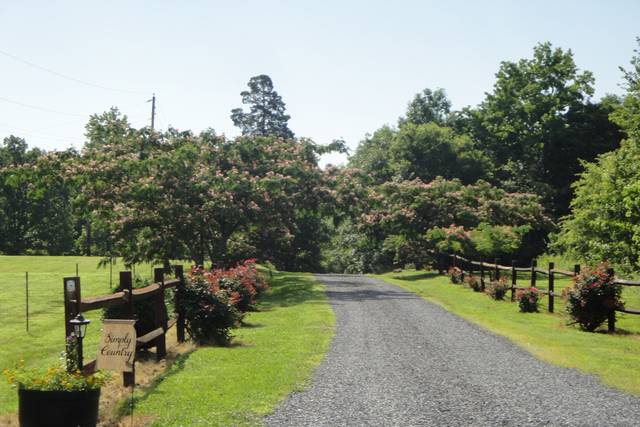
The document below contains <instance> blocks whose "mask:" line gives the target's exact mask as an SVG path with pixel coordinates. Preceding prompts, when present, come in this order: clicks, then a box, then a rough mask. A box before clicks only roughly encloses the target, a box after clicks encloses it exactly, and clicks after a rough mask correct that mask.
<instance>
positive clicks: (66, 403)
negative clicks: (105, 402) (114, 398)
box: [18, 389, 100, 427]
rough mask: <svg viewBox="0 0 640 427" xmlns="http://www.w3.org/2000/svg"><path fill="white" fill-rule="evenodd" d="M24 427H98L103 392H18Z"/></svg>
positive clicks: (22, 426)
mask: <svg viewBox="0 0 640 427" xmlns="http://www.w3.org/2000/svg"><path fill="white" fill-rule="evenodd" d="M18 400H19V413H20V426H21V427H95V425H96V424H97V423H98V407H99V401H100V389H95V390H86V391H40V390H24V389H19V390H18Z"/></svg>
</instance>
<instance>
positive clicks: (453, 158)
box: [350, 121, 492, 183]
mask: <svg viewBox="0 0 640 427" xmlns="http://www.w3.org/2000/svg"><path fill="white" fill-rule="evenodd" d="M350 165H351V166H354V167H358V168H361V169H362V170H363V171H365V172H366V173H367V174H368V175H370V176H371V178H372V180H373V181H374V182H375V183H383V182H385V181H388V180H390V179H391V178H394V177H396V178H398V179H414V178H419V179H421V180H423V181H431V180H433V179H435V178H436V177H438V176H442V177H444V178H447V179H452V178H459V179H461V180H462V181H463V182H465V183H473V182H475V181H477V180H478V179H481V178H487V177H489V176H490V171H491V170H492V164H491V161H490V159H489V157H488V156H486V155H485V154H484V153H483V152H482V151H480V150H479V149H477V147H476V146H475V144H474V143H473V141H472V140H471V139H470V138H469V137H467V136H465V135H456V134H455V133H454V132H453V130H452V129H450V128H447V127H442V126H440V125H438V124H436V123H434V122H428V123H418V124H416V123H414V122H411V121H409V122H406V123H403V124H402V125H401V126H400V127H399V128H398V129H392V128H389V127H383V128H381V129H379V130H378V131H376V132H375V133H374V134H373V135H372V136H369V137H368V138H367V139H365V140H364V141H362V142H361V143H360V145H359V146H358V149H357V150H356V153H355V154H354V156H353V157H352V158H351V159H350Z"/></svg>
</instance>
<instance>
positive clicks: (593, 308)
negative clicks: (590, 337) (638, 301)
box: [565, 264, 624, 332]
mask: <svg viewBox="0 0 640 427" xmlns="http://www.w3.org/2000/svg"><path fill="white" fill-rule="evenodd" d="M621 293H622V287H621V286H620V285H618V284H614V283H613V277H612V276H611V275H610V274H609V273H608V272H607V265H606V264H600V265H599V266H597V267H596V268H594V269H588V268H586V269H583V271H582V272H581V273H580V274H578V275H577V276H575V277H574V278H573V285H572V286H571V288H567V289H566V290H565V297H566V298H567V311H568V312H569V315H570V316H571V318H572V319H573V320H574V321H575V323H578V324H579V325H580V327H581V328H582V329H584V330H585V331H589V332H593V331H595V330H596V329H597V328H598V326H600V325H601V324H602V322H604V321H605V320H606V319H607V317H608V315H609V313H611V312H612V311H613V310H615V309H618V308H623V307H624V302H623V301H622V300H621V299H620V294H621Z"/></svg>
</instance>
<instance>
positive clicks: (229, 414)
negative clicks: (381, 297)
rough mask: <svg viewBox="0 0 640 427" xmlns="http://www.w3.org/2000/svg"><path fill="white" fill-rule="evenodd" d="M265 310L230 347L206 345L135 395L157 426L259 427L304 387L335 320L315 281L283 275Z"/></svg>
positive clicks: (262, 306)
mask: <svg viewBox="0 0 640 427" xmlns="http://www.w3.org/2000/svg"><path fill="white" fill-rule="evenodd" d="M271 286H272V291H271V293H270V294H268V295H266V296H265V297H264V298H263V302H262V303H261V304H260V311H259V312H256V313H250V314H248V316H247V318H246V319H245V320H246V322H247V323H248V325H247V326H244V327H242V328H240V329H237V330H235V331H234V335H235V339H234V341H233V343H234V345H232V346H231V347H229V348H222V347H201V348H198V349H197V350H195V351H194V352H192V353H191V354H189V355H187V356H185V357H183V358H182V359H180V360H179V361H177V362H176V363H175V364H174V365H173V367H172V369H171V370H170V371H169V372H168V373H166V374H165V375H164V376H163V378H162V380H161V381H159V382H158V384H157V385H156V386H155V387H151V388H149V389H148V390H146V391H143V392H140V393H139V394H138V396H137V397H136V401H137V403H136V409H135V413H136V414H140V415H142V417H143V419H144V418H145V417H146V416H148V417H150V418H149V420H150V421H151V423H152V424H151V425H154V426H210V425H213V426H218V425H219V426H228V425H234V426H237V425H259V424H260V419H261V418H262V417H263V416H264V415H265V414H267V413H269V412H271V411H272V410H273V409H274V408H275V406H276V405H277V403H278V402H280V401H281V400H282V399H284V398H285V397H286V396H287V395H288V394H289V393H290V392H292V391H294V390H300V389H302V388H304V387H305V385H306V384H307V381H308V380H309V378H310V376H311V374H312V372H313V370H314V368H315V367H316V366H317V365H318V364H319V363H320V361H321V360H322V358H323V356H324V354H325V353H326V351H327V349H328V347H329V343H330V340H331V336H332V335H333V329H334V321H335V320H334V315H333V311H332V310H331V307H330V305H329V304H328V301H327V297H326V296H325V293H324V288H323V287H322V286H321V285H319V284H317V283H316V282H315V281H314V280H313V279H312V278H311V276H309V275H303V274H292V273H276V274H275V276H274V278H273V279H272V281H271Z"/></svg>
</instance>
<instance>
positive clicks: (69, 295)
mask: <svg viewBox="0 0 640 427" xmlns="http://www.w3.org/2000/svg"><path fill="white" fill-rule="evenodd" d="M173 270H174V274H175V278H174V279H169V280H165V269H164V268H155V269H154V270H153V281H154V283H152V284H150V285H148V286H145V287H144V288H140V289H133V277H132V274H131V272H130V271H121V272H120V286H119V289H120V290H119V291H118V292H115V293H113V294H110V295H102V296H97V297H89V298H82V293H81V288H80V277H77V276H76V277H65V278H64V324H65V339H66V338H67V337H68V336H69V335H71V333H72V332H73V327H72V325H71V324H70V323H69V321H70V320H71V319H73V318H74V317H76V316H77V315H78V314H79V313H85V312H87V311H91V310H97V309H102V308H107V307H112V306H117V305H124V306H126V310H125V311H126V315H125V317H124V318H126V319H134V318H135V315H134V313H135V311H134V305H133V303H134V302H135V301H140V300H146V299H153V301H154V302H155V304H154V310H153V311H154V327H155V328H154V329H153V330H152V331H150V332H148V333H146V334H145V335H143V336H141V337H138V338H137V340H136V348H143V347H145V348H146V347H155V348H156V358H157V360H160V359H163V358H164V357H165V356H166V354H167V344H166V334H167V331H168V330H169V329H170V328H171V327H172V326H174V325H175V326H176V332H177V337H178V342H183V341H184V339H185V324H184V323H185V320H184V310H183V308H182V305H181V304H180V300H179V298H180V295H181V292H180V290H181V289H183V286H184V271H183V267H182V266H181V265H176V266H174V267H173ZM171 288H176V289H177V292H175V294H174V298H175V299H174V309H175V313H174V316H172V318H169V316H168V314H167V310H166V305H165V292H166V291H167V290H168V289H171ZM94 364H95V360H93V361H91V362H89V363H86V364H85V367H84V368H85V369H92V368H93V365H94ZM123 383H124V385H125V386H130V385H133V384H135V371H134V372H131V373H125V374H123Z"/></svg>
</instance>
